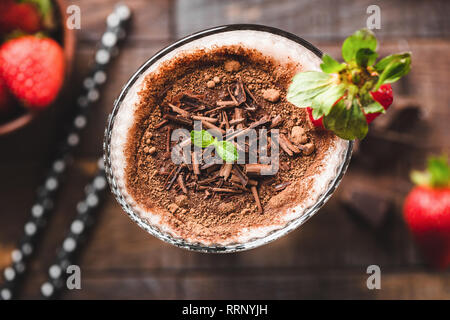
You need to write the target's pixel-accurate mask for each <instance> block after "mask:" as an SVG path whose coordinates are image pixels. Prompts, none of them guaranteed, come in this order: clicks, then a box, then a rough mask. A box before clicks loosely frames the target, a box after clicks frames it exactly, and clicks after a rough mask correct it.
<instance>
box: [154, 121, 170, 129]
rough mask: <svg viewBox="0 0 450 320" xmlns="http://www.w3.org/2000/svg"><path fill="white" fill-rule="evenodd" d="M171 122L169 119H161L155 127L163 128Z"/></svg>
mask: <svg viewBox="0 0 450 320" xmlns="http://www.w3.org/2000/svg"><path fill="white" fill-rule="evenodd" d="M168 123H169V121H168V120H163V121H161V122H160V123H158V124H156V125H155V127H154V128H155V129H160V128H162V127H164V126H165V125H166V124H168Z"/></svg>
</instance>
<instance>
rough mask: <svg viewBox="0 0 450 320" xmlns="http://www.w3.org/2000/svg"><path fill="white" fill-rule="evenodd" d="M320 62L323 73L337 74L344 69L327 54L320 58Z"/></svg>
mask: <svg viewBox="0 0 450 320" xmlns="http://www.w3.org/2000/svg"><path fill="white" fill-rule="evenodd" d="M322 61H323V62H322V63H321V64H320V69H322V71H323V72H325V73H338V72H339V71H341V70H343V69H344V68H345V64H343V63H339V62H337V61H336V60H334V59H333V58H332V57H331V56H329V55H328V54H325V55H324V56H323V57H322Z"/></svg>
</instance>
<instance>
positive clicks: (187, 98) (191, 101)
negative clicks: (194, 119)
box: [180, 93, 212, 110]
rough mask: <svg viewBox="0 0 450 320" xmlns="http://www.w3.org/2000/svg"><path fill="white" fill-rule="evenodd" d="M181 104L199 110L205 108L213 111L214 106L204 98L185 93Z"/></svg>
mask: <svg viewBox="0 0 450 320" xmlns="http://www.w3.org/2000/svg"><path fill="white" fill-rule="evenodd" d="M180 102H181V103H184V104H186V105H188V106H191V107H193V108H195V109H197V110H204V109H205V108H208V109H211V108H212V106H211V105H210V104H208V103H207V102H206V101H204V100H203V96H200V95H194V94H190V93H183V95H182V97H181V98H180Z"/></svg>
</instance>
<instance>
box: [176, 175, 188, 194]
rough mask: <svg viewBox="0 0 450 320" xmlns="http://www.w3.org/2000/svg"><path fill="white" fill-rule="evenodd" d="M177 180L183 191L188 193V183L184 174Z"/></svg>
mask: <svg viewBox="0 0 450 320" xmlns="http://www.w3.org/2000/svg"><path fill="white" fill-rule="evenodd" d="M177 182H178V185H179V186H180V188H181V190H182V191H183V193H188V190H187V188H186V185H185V184H184V177H183V174H179V175H178V177H177Z"/></svg>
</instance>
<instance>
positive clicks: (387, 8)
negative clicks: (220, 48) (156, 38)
mask: <svg viewBox="0 0 450 320" xmlns="http://www.w3.org/2000/svg"><path fill="white" fill-rule="evenodd" d="M372 4H376V5H378V6H379V7H380V9H381V29H380V30H377V34H378V35H379V36H380V37H382V38H401V37H448V35H449V34H450V24H449V22H448V18H447V16H446V15H445V14H442V13H443V12H449V10H450V3H449V2H448V1H445V0H441V1H433V2H432V3H430V2H424V1H418V0H415V1H408V4H407V5H405V2H404V1H401V0H395V1H383V0H381V1H380V0H378V1H373V0H364V1H355V0H339V1H336V0H320V1H308V0H300V1H299V0H246V1H237V0H233V1H220V0H213V1H211V0H177V1H176V2H175V16H176V28H175V31H176V35H177V36H178V37H181V36H184V35H187V34H190V33H193V32H196V31H198V30H202V29H205V28H209V27H213V26H218V25H223V24H230V23H257V24H264V25H270V26H274V27H277V28H280V29H283V30H286V31H290V32H293V33H295V34H298V35H300V36H302V37H304V38H306V39H310V40H319V39H320V40H334V39H343V38H344V37H346V36H347V35H349V34H350V33H353V32H354V31H355V30H357V29H359V28H361V27H365V26H366V20H367V17H368V16H369V15H368V14H366V10H367V7H368V6H369V5H372Z"/></svg>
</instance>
